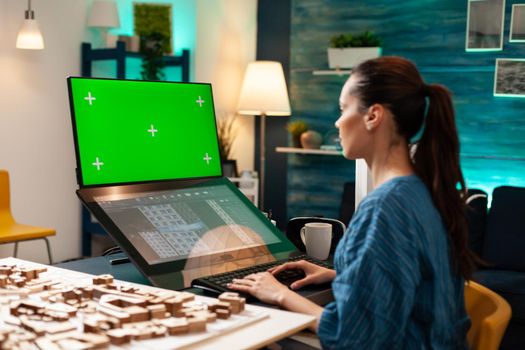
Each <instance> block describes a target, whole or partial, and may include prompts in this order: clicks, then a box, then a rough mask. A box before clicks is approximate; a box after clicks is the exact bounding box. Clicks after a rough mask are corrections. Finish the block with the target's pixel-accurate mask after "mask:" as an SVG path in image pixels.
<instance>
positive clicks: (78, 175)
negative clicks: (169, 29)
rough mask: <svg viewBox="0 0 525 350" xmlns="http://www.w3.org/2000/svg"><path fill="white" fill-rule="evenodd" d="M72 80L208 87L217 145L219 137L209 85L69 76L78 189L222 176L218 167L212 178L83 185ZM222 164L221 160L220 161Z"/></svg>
mask: <svg viewBox="0 0 525 350" xmlns="http://www.w3.org/2000/svg"><path fill="white" fill-rule="evenodd" d="M72 80H112V81H127V82H134V83H159V84H179V85H182V84H184V85H186V84H191V85H208V86H209V87H210V93H211V104H212V110H213V115H214V118H213V120H214V123H215V137H216V138H217V144H218V143H219V135H218V128H217V114H216V113H215V103H214V100H213V87H212V85H211V83H195V82H178V81H151V80H134V79H115V78H92V77H77V76H69V77H67V89H68V98H69V110H70V115H71V124H72V130H73V142H74V144H75V159H76V165H77V166H76V169H75V175H76V179H77V184H78V186H79V188H95V187H110V186H122V185H134V184H148V183H157V182H171V181H174V180H177V181H186V180H198V179H214V178H219V177H222V176H223V173H222V166H221V167H219V169H220V174H219V175H212V176H195V177H189V178H188V177H186V178H172V179H157V180H155V179H153V180H144V181H129V182H111V183H100V184H89V185H86V184H84V178H83V175H82V167H81V163H80V145H79V142H78V132H77V123H76V115H75V106H74V100H73V86H72ZM221 162H222V159H221Z"/></svg>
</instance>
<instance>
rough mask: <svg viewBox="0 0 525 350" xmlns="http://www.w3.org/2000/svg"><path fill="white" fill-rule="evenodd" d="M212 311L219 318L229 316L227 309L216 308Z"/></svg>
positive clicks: (223, 318)
mask: <svg viewBox="0 0 525 350" xmlns="http://www.w3.org/2000/svg"><path fill="white" fill-rule="evenodd" d="M214 312H215V313H216V314H217V318H220V319H221V320H226V319H228V318H230V316H231V312H230V310H229V309H217V310H215V311H214Z"/></svg>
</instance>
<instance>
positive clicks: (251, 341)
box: [0, 258, 315, 350]
mask: <svg viewBox="0 0 525 350" xmlns="http://www.w3.org/2000/svg"><path fill="white" fill-rule="evenodd" d="M0 265H17V266H20V267H22V266H23V267H30V268H32V267H42V266H46V265H42V264H37V263H33V262H29V261H24V260H21V259H15V258H5V259H0ZM46 267H47V269H48V278H52V279H55V277H58V276H59V277H60V280H61V281H63V283H64V282H67V283H71V284H72V285H75V286H85V285H90V284H91V280H92V277H93V275H89V274H85V273H82V272H77V271H72V270H66V269H61V268H57V267H53V266H46ZM116 284H126V285H130V284H132V283H128V282H122V281H116ZM135 285H136V286H137V287H140V288H141V289H143V290H146V291H148V290H154V291H164V290H163V289H160V288H156V287H150V286H144V285H137V284H135ZM32 296H33V295H32ZM35 296H36V294H35ZM195 298H196V300H197V301H202V302H209V301H211V300H214V299H213V298H209V297H204V296H199V295H196V296H195ZM246 310H247V311H250V312H253V313H258V314H261V315H264V317H258V318H257V320H255V321H253V323H246V324H245V325H243V326H242V327H231V329H229V330H228V331H227V332H224V333H216V334H214V335H212V336H211V337H209V338H207V339H204V340H200V341H199V342H198V343H196V344H193V345H191V346H184V347H182V348H184V349H210V350H211V349H213V350H217V349H257V348H260V347H262V346H265V345H268V344H271V343H273V342H275V341H276V340H279V339H282V338H285V337H288V336H290V335H293V334H295V333H297V332H299V331H301V330H303V329H305V328H307V327H308V326H310V325H311V324H313V322H314V321H315V319H314V317H312V316H308V315H303V314H298V313H292V312H287V311H282V310H276V309H271V308H264V307H260V306H254V305H246ZM4 312H5V310H4ZM241 315H242V314H241ZM218 321H222V320H218ZM218 321H217V322H218ZM222 322H226V321H222ZM170 338H173V337H166V338H157V339H155V340H154V341H156V342H160V341H162V346H161V348H162V349H166V348H169V349H172V348H180V347H177V346H174V347H170V343H169V342H170ZM151 341H152V340H146V341H144V342H150V343H149V344H151ZM141 342H142V341H134V342H133V343H132V344H131V345H130V344H128V345H126V346H119V347H116V346H113V345H111V346H110V349H138V348H145V347H141V344H140V343H141ZM144 345H146V343H144ZM148 348H149V347H148ZM157 349H158V348H157Z"/></svg>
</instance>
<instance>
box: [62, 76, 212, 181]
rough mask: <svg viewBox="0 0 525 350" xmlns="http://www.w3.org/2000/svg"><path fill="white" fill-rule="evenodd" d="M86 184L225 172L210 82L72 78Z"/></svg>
mask: <svg viewBox="0 0 525 350" xmlns="http://www.w3.org/2000/svg"><path fill="white" fill-rule="evenodd" d="M68 88H69V98H70V106H71V115H72V119H73V133H74V137H75V149H76V156H77V164H78V172H79V173H78V175H79V176H78V177H79V185H80V187H85V186H96V185H110V184H127V183H138V182H148V181H158V180H173V179H191V178H203V177H213V176H222V171H221V161H220V156H219V147H218V141H217V129H216V123H215V112H214V106H213V96H212V90H211V85H210V84H196V83H173V82H148V81H134V80H114V79H93V78H68Z"/></svg>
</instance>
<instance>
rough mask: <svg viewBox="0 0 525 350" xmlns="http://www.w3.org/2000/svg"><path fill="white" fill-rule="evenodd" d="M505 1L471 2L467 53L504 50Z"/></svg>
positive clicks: (485, 0) (482, 0) (466, 44)
mask: <svg viewBox="0 0 525 350" xmlns="http://www.w3.org/2000/svg"><path fill="white" fill-rule="evenodd" d="M504 22H505V0H469V1H468V8H467V30H466V39H465V50H466V51H501V50H503V25H504Z"/></svg>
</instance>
